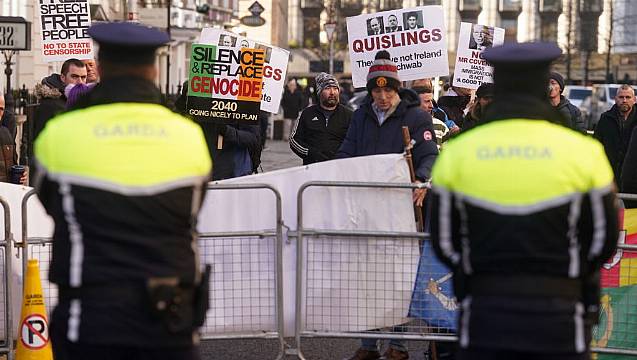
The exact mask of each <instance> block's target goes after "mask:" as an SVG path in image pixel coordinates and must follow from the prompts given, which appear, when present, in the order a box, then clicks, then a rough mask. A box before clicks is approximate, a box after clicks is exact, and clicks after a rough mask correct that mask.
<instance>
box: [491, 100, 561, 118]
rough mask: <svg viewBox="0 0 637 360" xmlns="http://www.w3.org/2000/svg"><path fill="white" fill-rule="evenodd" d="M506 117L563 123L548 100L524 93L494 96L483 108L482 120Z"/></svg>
mask: <svg viewBox="0 0 637 360" xmlns="http://www.w3.org/2000/svg"><path fill="white" fill-rule="evenodd" d="M508 119H537V120H547V121H550V122H552V123H555V124H560V125H565V124H564V118H563V117H562V115H561V114H560V113H559V112H558V111H557V110H556V109H555V108H554V107H553V106H551V104H550V103H549V102H548V101H542V100H540V99H537V98H535V97H532V96H524V95H509V96H507V97H506V98H497V97H496V98H495V99H494V100H493V102H492V103H491V104H489V106H487V108H486V109H485V111H484V116H483V121H482V122H484V123H487V122H491V121H497V120H508Z"/></svg>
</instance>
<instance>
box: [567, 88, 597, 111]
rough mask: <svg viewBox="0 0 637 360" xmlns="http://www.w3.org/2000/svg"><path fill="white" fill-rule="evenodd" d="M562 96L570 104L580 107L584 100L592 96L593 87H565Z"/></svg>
mask: <svg viewBox="0 0 637 360" xmlns="http://www.w3.org/2000/svg"><path fill="white" fill-rule="evenodd" d="M562 94H563V95H564V97H565V98H567V99H568V100H569V101H570V102H571V104H573V105H575V106H577V107H580V106H581V105H582V102H583V101H584V99H586V98H587V97H588V96H591V95H592V94H593V87H592V86H578V85H566V86H565V87H564V92H563V93H562Z"/></svg>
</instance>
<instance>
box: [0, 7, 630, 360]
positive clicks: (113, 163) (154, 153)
mask: <svg viewBox="0 0 637 360" xmlns="http://www.w3.org/2000/svg"><path fill="white" fill-rule="evenodd" d="M372 20H375V19H372ZM388 26H389V27H388V28H387V30H386V31H394V30H393V29H394V28H395V27H397V26H398V24H397V21H396V23H394V22H392V21H390V23H389V24H388ZM113 29H117V31H113ZM370 29H371V30H374V31H376V30H378V31H381V30H379V29H381V27H380V24H377V23H376V22H372V23H370ZM478 30H479V31H478ZM480 31H482V32H484V29H477V30H475V32H476V35H475V36H478V35H480V34H483V33H480ZM89 33H90V35H91V36H92V37H93V38H94V39H95V40H96V41H97V42H98V43H100V45H101V46H100V50H99V59H98V63H97V64H96V63H95V61H93V60H84V61H81V60H77V59H69V60H67V61H65V62H64V64H63V65H62V68H61V69H60V73H59V74H52V75H50V76H47V77H46V78H44V79H43V80H42V81H41V83H40V84H38V85H37V86H36V93H37V95H38V99H39V103H40V105H39V106H38V108H37V110H36V111H35V116H34V118H33V122H34V129H35V134H34V135H35V137H36V142H35V157H36V158H37V162H38V164H39V166H38V169H37V171H34V172H35V178H34V180H35V181H34V183H35V186H36V188H37V190H38V194H39V196H40V200H41V201H42V203H43V205H44V206H45V208H46V209H47V211H48V212H49V214H51V216H52V217H53V218H54V220H55V222H56V229H55V234H54V238H55V241H56V244H55V245H54V260H53V263H52V265H51V268H52V272H51V279H52V281H54V282H56V283H57V284H58V285H59V286H60V299H61V300H60V304H59V305H58V307H57V308H56V310H55V312H54V314H53V325H52V331H51V333H52V336H53V339H54V343H53V345H54V350H55V352H56V358H58V359H76V358H77V359H80V358H89V357H90V358H102V357H100V356H107V358H109V359H117V358H126V356H127V355H126V354H130V353H135V354H138V355H139V357H137V358H149V359H150V358H155V357H156V356H159V352H158V351H157V349H156V344H157V339H159V341H160V342H161V343H162V346H164V347H166V348H167V349H169V351H162V352H161V357H162V358H165V359H172V358H174V359H196V358H197V355H196V354H195V351H194V350H193V349H195V346H196V340H195V338H196V337H195V336H194V335H193V334H194V333H195V332H196V329H197V327H198V326H200V325H201V321H202V319H201V317H202V315H201V311H202V309H203V312H204V315H205V309H206V305H205V304H204V303H205V301H203V300H201V298H200V296H201V291H206V290H205V289H203V290H202V284H203V283H204V282H205V281H204V280H202V279H205V277H206V273H205V272H203V273H202V272H201V269H199V266H198V263H197V261H196V258H197V252H196V250H195V249H196V246H194V245H193V241H194V240H193V239H194V236H193V234H194V233H195V232H194V229H195V225H196V215H197V212H198V210H199V206H200V204H201V200H202V196H203V193H205V191H203V189H204V187H205V182H206V181H207V180H209V179H212V180H222V179H228V178H234V177H239V176H245V175H249V174H252V173H255V172H256V171H257V170H258V169H257V168H258V164H259V163H260V156H261V150H262V149H263V147H264V143H265V133H266V131H265V129H266V127H267V123H268V116H269V115H268V114H267V113H263V112H262V113H261V114H260V115H259V119H258V122H257V123H255V124H253V125H237V124H212V123H200V124H195V123H194V122H190V121H188V120H186V119H185V118H184V117H182V116H179V115H178V114H181V115H184V116H185V115H187V111H186V97H187V91H188V90H187V84H185V86H184V87H183V89H182V90H183V91H182V93H181V97H180V98H179V99H178V100H177V101H176V103H175V108H174V109H170V110H171V111H168V110H167V109H166V108H165V107H164V106H162V105H161V97H160V94H159V90H158V89H157V88H156V86H155V85H154V84H153V81H154V80H155V78H156V76H157V73H156V69H155V68H154V66H153V64H154V60H155V50H156V49H157V48H158V47H159V46H161V45H163V44H165V43H166V42H167V38H166V36H165V34H164V35H161V33H159V32H157V31H156V30H152V29H148V28H142V27H139V26H137V25H134V24H100V25H96V26H94V27H92V28H91V30H90V31H89ZM478 33H480V34H478ZM480 36H482V35H480ZM484 51H485V53H484V54H485V59H487V60H488V61H490V62H491V63H492V64H494V66H495V73H494V83H493V84H491V83H484V84H482V85H480V87H479V88H477V90H475V91H473V90H470V89H466V88H463V87H461V86H457V85H456V84H453V83H452V84H449V87H448V88H447V89H446V91H445V92H444V94H442V96H440V97H438V99H434V87H433V86H432V82H431V80H430V79H422V80H417V81H412V82H410V83H409V86H406V85H407V83H406V82H403V81H401V78H400V76H399V73H398V67H397V65H396V64H395V63H394V62H393V61H392V60H391V56H390V54H389V53H388V52H387V51H385V50H382V51H379V52H378V53H377V54H376V55H375V60H374V61H373V64H372V65H371V66H370V68H369V72H368V75H367V79H366V80H367V82H366V89H365V90H366V91H367V96H366V98H365V100H364V101H363V103H362V104H361V106H360V107H359V108H358V109H356V110H355V111H352V109H350V108H348V107H347V106H345V105H346V104H345V103H346V101H347V99H349V98H350V97H351V96H352V92H351V89H350V86H349V85H348V84H339V80H338V79H337V78H336V77H335V76H334V75H333V74H327V73H321V74H319V75H318V76H317V77H316V79H315V90H314V91H313V93H311V94H308V93H307V92H306V91H307V89H309V87H308V86H306V87H305V88H303V89H302V88H301V87H300V86H299V84H298V83H297V80H296V79H289V80H288V81H287V83H286V85H285V89H284V93H283V97H282V103H281V107H282V117H283V121H284V127H283V133H284V138H285V139H286V140H288V141H289V145H290V149H291V151H293V152H294V153H295V154H296V155H298V156H299V157H300V158H301V159H303V164H304V165H308V164H313V163H317V162H323V161H329V160H333V159H339V158H349V157H358V156H366V155H375V154H387V153H403V152H404V151H405V143H404V138H403V133H402V128H403V127H407V129H408V131H409V136H410V137H411V139H412V140H413V141H412V144H411V152H412V159H413V170H414V174H413V175H414V178H415V182H416V183H421V184H428V183H431V184H432V186H433V187H432V188H431V189H428V188H427V187H425V186H420V187H418V188H417V189H415V190H414V194H413V202H414V205H415V206H416V207H417V208H418V209H419V211H423V212H425V216H426V217H427V218H430V219H431V221H430V222H429V223H430V228H427V229H425V230H426V231H431V234H432V241H433V245H434V249H435V250H436V253H437V255H438V256H439V258H440V259H441V260H442V261H444V262H445V263H446V264H447V265H448V266H449V268H450V269H451V271H452V272H453V274H454V291H455V296H456V298H457V300H458V304H459V307H460V311H461V320H460V322H461V325H462V326H460V330H459V336H460V342H459V345H460V349H459V350H458V352H457V355H455V356H457V357H456V358H457V359H497V358H502V359H504V358H520V359H522V358H529V359H530V358H533V356H534V355H537V354H544V355H546V356H545V357H542V358H545V359H573V360H579V359H585V358H586V357H587V356H588V351H589V349H588V345H587V344H588V343H589V342H590V331H591V325H592V324H593V323H594V322H595V320H596V315H597V311H598V307H597V306H598V302H597V301H598V291H599V288H598V286H599V284H596V283H595V281H596V279H597V277H598V276H599V267H600V266H601V264H602V263H603V262H604V261H605V260H606V259H607V258H608V257H609V256H610V255H611V254H612V251H613V250H614V246H615V242H616V239H617V223H616V220H617V213H616V211H617V209H616V208H615V205H614V204H615V197H614V188H613V182H615V183H617V184H618V185H619V189H620V191H626V192H634V193H637V166H636V165H637V137H636V136H635V135H634V134H635V131H637V129H635V126H636V125H637V121H636V120H637V119H636V116H637V115H636V110H635V91H634V89H633V88H632V87H631V86H628V85H623V86H622V87H621V88H620V89H619V90H618V92H617V96H616V97H615V105H614V106H613V107H612V108H611V109H609V110H608V111H607V112H605V113H604V114H602V116H601V118H600V120H599V122H598V124H597V128H596V129H595V132H594V135H593V137H590V136H588V135H587V134H586V130H587V129H586V128H585V126H584V123H583V121H582V116H581V113H580V111H579V110H578V109H577V108H576V107H575V106H573V105H572V104H571V103H570V102H569V101H568V99H566V98H565V97H564V96H563V95H562V92H563V90H564V85H565V82H564V79H563V77H562V76H561V75H560V74H558V73H556V72H550V71H549V66H550V64H551V62H552V61H553V60H555V59H556V58H557V57H558V56H559V54H560V51H559V49H557V48H556V46H555V45H552V46H549V45H547V44H508V45H504V46H497V47H492V46H485V50H484ZM131 53H134V54H135V56H131ZM520 84H524V86H521V85H520ZM4 105H5V104H4V99H0V114H2V113H3V112H4V114H3V115H9V111H6V112H5V109H4ZM53 118H55V121H51V120H52V119H53ZM2 119H3V127H1V128H0V145H2V147H3V149H2V150H3V156H2V158H0V181H9V179H10V178H11V173H10V171H9V170H8V169H10V168H11V167H12V166H13V165H15V164H17V153H16V149H15V125H13V126H14V129H13V130H11V125H10V120H9V119H8V116H3V117H2ZM5 119H7V120H5ZM97 120H103V123H95V122H96V121H97ZM13 121H14V123H15V120H13ZM81 122H84V123H85V124H84V125H83V126H75V125H74V124H78V123H81ZM133 122H135V124H137V125H135V126H138V125H139V124H142V123H143V126H146V127H145V129H147V130H148V133H147V134H148V138H147V139H145V143H144V144H145V146H146V147H145V148H144V149H141V148H140V147H138V145H139V144H136V143H134V142H131V141H128V140H126V139H122V138H121V137H120V138H118V136H117V134H116V133H114V132H113V133H111V132H109V130H108V126H119V127H121V129H131V128H130V127H127V126H129V125H128V124H129V123H133ZM104 124H108V125H104ZM90 126H106V127H107V128H106V129H105V130H104V131H102V132H100V131H95V130H94V129H93V128H90ZM12 131H13V132H12ZM175 134H179V135H175ZM85 139H91V141H92V142H90V143H87V142H84V140H85ZM106 140H108V141H106ZM87 144H90V145H91V149H82V147H83V146H86V145H87ZM82 152H85V154H83V156H79V154H80V153H82ZM69 154H74V155H76V156H71V157H70V158H66V157H65V156H68V155H69ZM123 154H126V155H125V156H126V157H127V158H128V159H129V161H123V160H122V159H123V157H121V158H120V157H117V156H118V155H121V156H124V155H123ZM158 154H160V155H161V156H160V159H161V160H160V163H157V158H158ZM61 159H63V160H61ZM96 161H97V162H99V166H97V167H96V166H92V165H91V164H94V163H95V162H96ZM34 164H35V162H32V163H30V164H24V165H31V167H33V165H34ZM131 164H132V165H131ZM162 165H168V166H162ZM27 174H28V172H25V173H24V174H22V176H21V177H20V179H19V182H21V183H26V177H27ZM496 183H497V186H496V185H494V184H496ZM540 183H543V184H544V185H543V186H539V184H540ZM95 199H99V201H100V203H101V204H105V205H108V206H110V207H111V209H110V212H107V208H106V207H104V209H101V208H100V209H98V208H94V207H91V206H90V205H89V204H90V203H92V202H93V201H94V200H95ZM427 209H429V210H427ZM158 219H159V220H160V221H161V223H158V221H157V220H158ZM548 219H551V220H550V221H549V220H548ZM613 219H614V220H613ZM476 224H479V226H478V225H476ZM97 229H109V230H108V231H107V232H103V231H100V230H97ZM130 239H134V241H133V245H132V246H131V245H130V241H129V240H130ZM511 239H513V240H515V241H513V242H512V241H511ZM154 241H158V242H161V243H162V244H165V245H166V247H165V248H162V249H159V250H160V251H156V252H152V254H150V253H148V249H157V246H155V245H154V244H153V242H154ZM486 243H489V244H491V245H488V246H487V247H485V245H484V244H486ZM123 244H127V245H125V246H124V245H123ZM494 244H495V245H494ZM487 249H490V250H487ZM84 254H86V255H84ZM105 254H108V255H105ZM176 254H180V255H181V256H182V257H183V258H184V259H186V260H185V262H183V263H181V262H180V263H177V262H175V261H173V259H175V258H177V257H176V256H175V255H176ZM149 256H151V257H153V261H152V264H153V266H151V267H140V266H139V264H138V262H136V261H135V259H136V257H149ZM101 257H103V258H102V260H97V259H101ZM496 260H497V261H496ZM83 261H84V263H85V265H84V266H83V265H82V262H83ZM149 263H151V262H149ZM89 265H90V266H94V267H90V266H89ZM111 265H112V266H111ZM503 274H506V276H504V275H503ZM149 279H153V280H157V281H156V282H152V284H153V285H152V286H151V285H149V284H150V282H148V281H149ZM167 279H169V280H170V279H172V280H170V281H169V280H167ZM494 284H498V285H497V286H495V285H494ZM122 289H125V291H122ZM104 293H108V294H109V296H110V297H107V298H106V299H103V298H101V297H100V296H101V294H104ZM206 297H207V296H206ZM184 299H185V300H186V301H189V302H190V303H191V304H195V305H193V306H194V309H193V308H192V307H191V306H190V305H183V303H181V302H180V301H183V300H184ZM80 300H81V301H80ZM146 303H152V306H160V305H161V304H163V305H161V306H164V307H162V308H152V309H148V308H147V307H148V306H147V305H148V304H146ZM549 303H550V304H551V305H550V307H549V305H548V304H549ZM166 304H168V305H170V306H169V307H168V308H165V306H166ZM80 309H81V310H80ZM131 309H135V310H134V311H133V310H131ZM496 309H497V311H496ZM131 311H132V313H134V315H131V314H132V313H131ZM494 313H497V314H498V316H496V317H494V318H493V314H494ZM80 314H81V317H82V325H81V326H80V325H79V324H80V320H79V318H80ZM490 316H491V317H492V318H491V319H490V320H489V317H490ZM118 321H121V323H120V322H118ZM125 323H129V324H131V326H130V327H125V326H123V325H122V324H125ZM494 323H496V324H500V325H502V324H509V326H508V327H505V326H503V327H499V326H495V327H492V326H493V324H494ZM149 324H150V325H149ZM520 324H531V331H526V330H525V329H523V326H520ZM155 326H156V327H155ZM98 327H99V328H100V329H99V331H98V330H97V329H98ZM105 329H106V330H105ZM493 329H499V330H498V331H499V333H498V336H493V335H492V334H490V333H491V332H492V331H493ZM98 333H99V334H98ZM531 333H532V334H531ZM105 334H106V335H105ZM487 334H490V335H489V336H486V335H487ZM545 334H551V335H550V336H549V337H550V341H549V340H543V339H540V338H539V336H540V335H542V336H545ZM96 339H99V340H96ZM492 339H496V340H495V341H496V342H495V343H494V341H493V340H492ZM497 339H506V341H500V340H497ZM105 344H115V345H116V346H117V347H118V351H116V352H106V353H105V352H104V351H103V350H104V346H105ZM150 344H152V346H150V347H149V345H150ZM511 346H513V347H514V348H511ZM131 348H134V349H135V352H131ZM447 353H449V354H451V352H450V351H449V352H447ZM105 354H106V355H105ZM142 354H143V356H142ZM135 356H137V355H135ZM144 356H145V357H144ZM383 356H384V358H385V359H388V360H402V359H408V358H409V354H408V349H407V348H406V346H405V344H404V343H403V342H401V341H398V340H392V341H391V342H390V346H389V347H388V349H387V352H386V353H385V354H384V355H383ZM453 356H454V355H449V357H447V359H450V358H453ZM380 358H381V354H380V352H379V350H378V341H377V340H376V339H364V340H363V341H362V344H361V347H360V348H359V349H358V350H357V351H356V352H355V353H354V354H353V355H352V356H351V357H350V358H349V360H376V359H380ZM439 358H441V359H442V357H439Z"/></svg>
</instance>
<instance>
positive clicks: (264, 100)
mask: <svg viewBox="0 0 637 360" xmlns="http://www.w3.org/2000/svg"><path fill="white" fill-rule="evenodd" d="M199 43H200V44H209V45H219V46H234V47H247V48H254V49H263V50H264V51H265V64H264V66H263V88H262V89H261V110H263V111H267V112H270V113H274V114H276V113H278V112H279V106H280V105H281V97H282V96H283V86H284V84H285V74H286V72H287V69H288V60H289V59H290V52H289V51H287V50H285V49H281V48H278V47H276V46H272V45H269V44H262V43H258V42H256V41H254V40H251V39H248V38H245V37H243V36H238V35H237V34H234V33H231V32H228V31H224V30H221V29H214V28H204V29H203V30H202V31H201V35H200V37H199Z"/></svg>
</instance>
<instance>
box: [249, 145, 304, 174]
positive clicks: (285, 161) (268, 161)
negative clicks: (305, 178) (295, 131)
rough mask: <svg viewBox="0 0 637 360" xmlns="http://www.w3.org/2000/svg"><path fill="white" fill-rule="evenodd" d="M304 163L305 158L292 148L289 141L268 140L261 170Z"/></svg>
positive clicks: (262, 154) (271, 169) (266, 170)
mask: <svg viewBox="0 0 637 360" xmlns="http://www.w3.org/2000/svg"><path fill="white" fill-rule="evenodd" d="M301 165H303V160H301V158H300V157H298V156H296V154H295V153H293V152H292V150H291V149H290V145H289V143H288V142H287V141H280V140H268V141H267V142H266V143H265V149H263V152H262V153H261V168H260V169H259V172H268V171H273V170H278V169H285V168H289V167H294V166H301Z"/></svg>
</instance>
